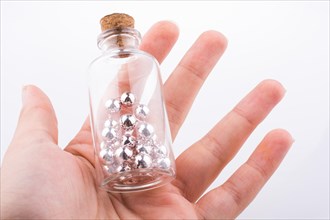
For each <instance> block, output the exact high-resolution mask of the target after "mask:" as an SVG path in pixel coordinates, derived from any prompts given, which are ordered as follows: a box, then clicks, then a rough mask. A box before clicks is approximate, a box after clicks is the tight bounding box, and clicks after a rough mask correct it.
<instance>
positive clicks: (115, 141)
mask: <svg viewBox="0 0 330 220" xmlns="http://www.w3.org/2000/svg"><path fill="white" fill-rule="evenodd" d="M101 27H102V33H101V34H100V35H99V37H98V47H99V48H100V49H101V50H102V51H103V54H102V55H101V56H100V57H98V58H96V59H95V60H94V61H93V62H92V63H91V65H90V66H89V69H88V72H89V99H90V119H91V128H92V133H93V141H94V147H95V154H96V166H97V169H98V170H99V171H101V172H99V173H100V175H101V178H100V179H101V180H100V185H101V187H102V188H105V189H106V190H108V191H110V192H132V191H140V190H147V189H152V188H155V187H159V186H162V185H164V184H166V183H168V182H170V181H171V180H173V178H174V176H175V161H174V156H173V152H172V147H171V144H172V141H171V134H170V129H169V123H168V119H167V115H166V109H165V105H164V99H163V91H162V80H161V76H160V71H159V64H158V62H157V61H156V59H155V58H154V57H153V56H151V55H150V54H148V53H146V52H143V51H141V50H139V49H138V46H139V44H140V41H141V36H140V33H139V32H138V31H137V30H136V29H134V19H133V18H132V17H131V16H129V15H126V14H119V13H115V14H111V15H107V16H105V17H103V18H102V19H101Z"/></svg>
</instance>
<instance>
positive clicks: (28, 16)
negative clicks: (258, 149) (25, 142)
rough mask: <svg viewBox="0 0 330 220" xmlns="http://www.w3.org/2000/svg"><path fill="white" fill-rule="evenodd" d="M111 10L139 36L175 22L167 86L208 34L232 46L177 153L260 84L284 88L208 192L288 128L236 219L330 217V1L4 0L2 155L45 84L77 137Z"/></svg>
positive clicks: (65, 130)
mask: <svg viewBox="0 0 330 220" xmlns="http://www.w3.org/2000/svg"><path fill="white" fill-rule="evenodd" d="M113 12H125V13H128V14H131V15H132V16H133V17H135V20H136V28H137V29H138V30H140V32H141V33H142V34H144V33H145V32H146V31H147V30H148V28H149V27H150V26H151V25H152V24H153V23H155V22H157V21H159V20H171V21H174V22H175V23H177V25H178V26H179V28H180V30H181V35H180V38H179V40H178V42H177V44H176V46H175V47H174V49H173V50H172V53H171V54H170V55H169V57H168V59H167V60H166V61H165V62H164V63H163V65H162V67H161V68H162V72H163V76H164V80H165V79H166V78H167V77H168V76H169V74H170V72H171V71H172V70H173V68H174V67H175V65H176V64H177V62H178V61H179V60H180V58H181V57H182V56H183V55H184V53H185V51H186V50H187V49H188V48H189V46H190V45H191V44H192V43H193V42H194V41H195V39H196V38H197V37H198V36H199V35H200V34H201V33H202V32H203V31H205V30H209V29H215V30H218V31H221V32H222V33H224V34H225V35H226V36H227V38H228V39H229V45H228V48H227V51H226V53H225V55H224V56H223V58H222V59H221V61H220V62H219V63H218V64H217V66H216V67H215V68H214V70H213V71H212V73H211V75H210V77H209V79H208V80H207V81H206V83H205V85H204V87H203V88H202V90H201V92H200V93H199V95H198V96H197V99H196V101H195V103H194V105H193V107H192V110H191V112H190V115H189V116H188V117H187V119H186V122H185V123H184V125H183V126H182V129H181V131H180V133H179V135H178V136H177V139H176V141H175V143H174V152H175V155H176V156H177V155H179V154H180V153H181V152H182V151H183V150H184V149H186V148H187V147H188V146H189V145H190V144H192V143H193V142H194V141H196V140H197V139H199V138H200V137H202V136H203V135H204V134H205V133H206V132H207V131H208V130H209V129H210V128H212V126H213V125H214V124H215V123H216V122H217V121H218V120H219V119H220V118H221V117H223V116H224V115H225V114H226V113H227V112H228V111H229V110H230V109H231V108H232V107H233V106H234V104H235V103H237V102H238V101H239V100H240V99H241V98H242V97H243V96H244V95H245V94H246V93H247V92H248V91H249V90H251V89H252V88H253V87H254V86H255V85H256V84H257V83H258V82H260V81H261V80H263V79H267V78H272V79H276V80H279V81H280V82H282V83H283V85H284V86H285V87H286V89H287V94H286V97H285V98H284V100H283V101H282V102H281V103H280V105H279V106H277V107H276V108H275V109H274V111H273V112H272V113H271V114H270V115H269V117H268V118H267V119H266V120H265V121H264V122H263V123H262V124H261V125H260V126H259V127H258V128H257V129H256V131H255V132H254V133H253V134H252V135H251V137H250V139H249V140H248V141H247V142H246V143H245V145H244V146H243V147H242V149H241V150H240V152H239V153H238V155H237V156H236V158H235V159H234V160H233V161H232V162H231V163H230V164H229V165H228V166H227V168H226V169H225V170H224V171H223V173H222V174H221V175H220V176H219V178H218V179H217V180H216V181H215V183H214V184H213V185H212V186H211V188H214V187H215V186H217V185H219V184H221V183H222V182H223V181H225V180H226V178H228V177H229V175H230V174H231V173H232V172H233V171H234V170H235V169H236V168H237V167H238V166H239V165H240V164H242V163H243V162H244V161H245V160H246V159H247V158H248V156H249V154H250V153H251V152H252V151H253V149H254V148H255V146H256V145H257V144H258V142H259V141H260V140H261V139H262V137H263V136H264V135H265V134H266V133H267V132H268V131H270V130H271V129H273V128H278V127H282V128H286V129H287V130H289V131H290V132H291V133H292V135H293V137H294V138H295V140H296V141H295V143H294V145H293V148H292V149H291V151H290V152H289V154H288V156H287V157H286V159H285V160H284V162H283V164H282V165H281V167H280V168H279V170H278V171H277V172H276V173H275V174H274V176H273V177H272V179H271V180H270V182H269V183H267V184H266V186H265V187H264V189H263V190H262V191H261V192H260V194H259V195H258V196H257V198H256V199H255V200H254V202H253V203H252V204H251V205H250V206H249V207H248V208H247V209H246V210H245V211H244V212H243V213H242V214H241V215H240V216H239V218H241V219H248V218H253V219H256V218H263V219H264V218H271V219H278V218H285V219H304V218H306V219H321V218H327V219H328V218H329V174H328V173H329V2H328V1H322V2H316V1H310V2H308V1H303V2H298V1H293V2H283V1H282V2H275V1H256V2H252V1H246V2H239V1H233V2H226V1H221V2H214V1H211V2H206V1H203V2H198V1H191V2H188V1H187V2H174V1H170V2H151V1H148V2H134V1H132V2H86V1H85V2H57V1H50V2H41V1H37V2H25V1H23V2H12V1H5V2H3V1H2V2H1V158H3V155H4V152H5V151H6V148H7V146H8V145H9V143H10V140H11V138H12V135H13V132H14V129H15V126H16V122H17V119H18V115H19V111H20V106H21V102H20V101H21V100H20V99H21V97H20V95H21V94H20V93H21V88H22V86H23V85H25V84H35V85H37V86H39V87H40V88H41V89H43V90H44V91H45V92H46V94H48V96H49V97H50V99H51V100H52V102H53V105H54V108H55V110H56V113H57V117H58V121H59V135H60V136H59V143H60V145H61V146H62V147H64V146H65V145H66V143H67V142H68V141H69V140H70V138H72V137H73V135H74V134H75V133H76V132H77V131H78V129H79V128H80V126H81V124H82V122H83V121H84V119H85V117H86V116H87V114H88V99H87V88H86V73H85V71H86V68H87V66H88V64H89V62H90V61H91V60H92V59H94V58H95V57H96V56H98V55H99V51H98V49H97V46H96V37H97V35H98V34H99V33H100V29H99V23H98V22H99V19H100V18H101V17H103V16H104V15H106V14H109V13H113ZM22 147H24V146H22ZM27 156H29V157H33V155H27ZM13 175H14V174H13Z"/></svg>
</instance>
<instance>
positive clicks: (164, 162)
mask: <svg viewBox="0 0 330 220" xmlns="http://www.w3.org/2000/svg"><path fill="white" fill-rule="evenodd" d="M157 165H158V167H159V168H160V169H164V170H167V169H169V168H170V166H171V161H170V159H168V158H160V159H158V160H157Z"/></svg>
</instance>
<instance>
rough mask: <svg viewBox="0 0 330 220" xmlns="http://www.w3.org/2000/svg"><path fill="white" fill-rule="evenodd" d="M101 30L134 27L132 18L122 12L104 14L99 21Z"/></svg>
mask: <svg viewBox="0 0 330 220" xmlns="http://www.w3.org/2000/svg"><path fill="white" fill-rule="evenodd" d="M100 24H101V30H102V31H106V30H109V29H122V28H134V18H133V17H132V16H130V15H128V14H124V13H113V14H110V15H106V16H104V17H103V18H102V19H101V21H100Z"/></svg>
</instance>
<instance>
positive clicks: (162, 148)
mask: <svg viewBox="0 0 330 220" xmlns="http://www.w3.org/2000/svg"><path fill="white" fill-rule="evenodd" d="M155 153H156V155H157V156H161V157H164V156H166V154H167V149H166V147H165V146H164V145H160V146H155Z"/></svg>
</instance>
